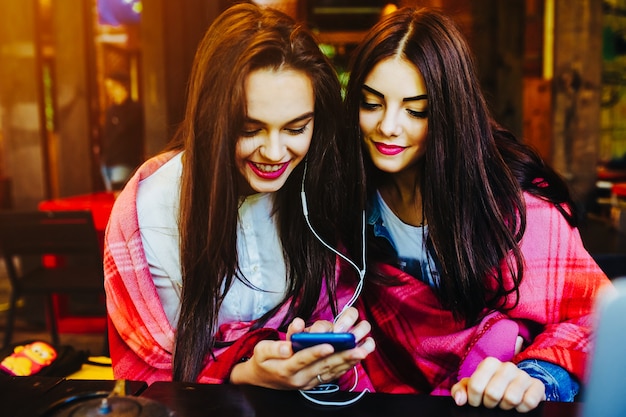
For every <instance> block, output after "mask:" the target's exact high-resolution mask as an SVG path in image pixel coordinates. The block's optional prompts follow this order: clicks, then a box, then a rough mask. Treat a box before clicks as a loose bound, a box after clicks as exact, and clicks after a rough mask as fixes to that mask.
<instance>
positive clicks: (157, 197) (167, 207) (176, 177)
mask: <svg viewBox="0 0 626 417" xmlns="http://www.w3.org/2000/svg"><path fill="white" fill-rule="evenodd" d="M170 156H171V158H170V159H166V160H163V159H161V160H159V161H148V163H151V162H152V163H153V164H154V166H153V167H152V169H151V170H150V171H151V172H150V173H149V175H146V176H140V179H139V181H138V183H137V194H136V206H137V215H138V217H139V224H140V226H143V224H144V221H146V220H149V219H151V220H150V222H157V223H158V222H159V221H161V220H165V219H168V222H169V219H171V218H172V216H174V217H175V216H176V213H177V211H178V206H179V204H178V200H179V196H180V179H181V175H182V153H178V154H174V155H170Z"/></svg>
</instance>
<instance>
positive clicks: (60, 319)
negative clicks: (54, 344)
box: [38, 191, 115, 333]
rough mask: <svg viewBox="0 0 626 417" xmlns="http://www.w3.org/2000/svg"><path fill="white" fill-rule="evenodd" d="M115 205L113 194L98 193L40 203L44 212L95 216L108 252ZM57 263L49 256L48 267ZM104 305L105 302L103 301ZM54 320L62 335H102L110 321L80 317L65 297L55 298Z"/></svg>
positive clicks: (103, 318) (100, 236) (46, 258)
mask: <svg viewBox="0 0 626 417" xmlns="http://www.w3.org/2000/svg"><path fill="white" fill-rule="evenodd" d="M113 203H115V194H114V193H112V192H106V191H104V192H95V193H90V194H83V195H77V196H71V197H65V198H56V199H51V200H45V201H42V202H41V203H39V206H38V207H39V210H41V211H72V210H87V211H89V212H91V215H92V217H93V224H94V227H95V230H96V233H97V236H98V242H99V244H100V250H101V251H102V249H103V248H104V233H105V230H106V226H107V223H108V222H109V216H110V215H111V210H112V208H113ZM56 262H57V259H56V258H55V257H53V256H46V257H45V259H44V265H46V266H48V267H54V266H55V264H56ZM102 304H103V305H104V299H102ZM53 307H54V317H55V319H56V322H57V327H58V331H59V332H60V333H99V332H101V331H104V330H105V329H106V317H105V316H102V317H93V316H80V315H76V314H75V313H73V312H72V308H71V300H70V299H69V297H68V296H66V295H63V294H55V295H54V296H53Z"/></svg>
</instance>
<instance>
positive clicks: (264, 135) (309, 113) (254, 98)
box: [235, 69, 315, 193]
mask: <svg viewBox="0 0 626 417" xmlns="http://www.w3.org/2000/svg"><path fill="white" fill-rule="evenodd" d="M245 92H246V103H247V105H246V107H247V114H246V117H245V122H244V126H243V127H242V131H241V135H240V137H239V140H238V141H237V147H236V153H235V159H236V162H237V166H238V168H239V171H240V172H241V175H243V177H244V178H245V179H246V181H247V182H248V185H249V186H250V189H251V190H249V193H255V192H274V191H278V190H279V189H280V188H281V187H282V186H283V185H284V184H285V182H286V181H287V178H288V177H289V175H290V174H291V173H292V172H293V170H294V168H295V167H296V166H297V165H298V164H299V163H300V162H301V161H302V160H303V159H304V157H305V156H306V154H307V152H308V151H309V147H310V145H311V139H312V137H313V124H314V123H313V122H314V113H313V112H314V108H315V95H314V93H313V85H312V83H311V80H310V79H309V77H308V75H307V74H306V73H304V72H302V71H296V70H292V69H280V70H272V69H259V70H255V71H253V72H251V73H250V75H248V77H247V79H246V82H245Z"/></svg>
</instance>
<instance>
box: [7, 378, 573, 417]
mask: <svg viewBox="0 0 626 417" xmlns="http://www.w3.org/2000/svg"><path fill="white" fill-rule="evenodd" d="M113 386H114V381H84V380H66V379H61V378H46V377H15V378H7V379H0V400H1V401H2V404H3V406H2V413H1V414H2V415H7V416H11V417H22V416H24V417H25V416H28V417H36V416H42V417H44V416H45V417H48V416H57V415H72V416H74V415H76V416H80V415H106V414H97V413H92V414H86V413H82V412H81V413H75V412H73V411H72V410H75V409H76V408H77V407H78V406H81V405H82V406H83V407H84V404H85V402H88V404H92V403H94V401H95V402H99V401H101V398H104V397H105V396H106V395H107V393H108V392H109V391H111V390H112V389H113ZM127 386H128V390H127V394H129V395H136V396H138V397H130V398H129V397H123V398H119V397H118V399H120V403H122V402H126V403H131V404H132V405H133V407H134V409H133V410H131V411H132V412H129V413H127V414H124V415H127V416H133V415H153V416H156V415H158V416H160V415H168V416H175V417H196V416H197V417H200V416H210V417H238V416H242V417H243V416H245V417H252V416H254V417H265V416H272V417H282V416H296V417H309V416H321V415H328V416H333V417H342V416H358V417H368V416H382V417H395V416H403V417H404V416H420V417H435V416H437V417H447V416H450V417H492V416H517V415H519V416H522V415H523V416H528V417H539V416H550V417H576V416H577V414H578V412H579V408H580V404H577V403H574V404H568V403H542V404H541V405H540V406H539V407H538V408H537V409H536V410H533V411H532V412H530V413H526V414H519V413H516V412H515V411H502V410H488V409H486V408H473V407H469V406H467V407H457V406H456V405H455V404H454V403H453V401H452V399H451V398H449V397H433V396H428V395H392V394H371V393H368V394H365V396H363V397H362V398H361V399H360V400H359V401H357V402H356V403H354V404H352V405H347V406H327V405H324V406H322V405H317V404H314V403H313V402H311V401H309V400H307V399H306V398H304V397H303V396H302V395H301V394H300V393H299V392H297V391H276V390H270V389H265V388H259V387H250V386H234V385H206V384H188V383H171V382H157V383H154V384H152V385H150V386H149V387H146V385H145V384H144V383H142V382H129V383H128V384H127ZM355 395H356V394H354V393H345V392H344V393H334V394H327V395H325V396H324V397H320V396H319V395H318V396H317V397H316V398H321V399H323V400H324V401H336V402H338V401H346V400H349V399H350V398H353V397H354V396H355ZM137 398H138V399H137ZM121 400H124V401H121ZM135 404H138V405H136V406H135ZM117 405H118V404H117V403H114V404H113V406H114V409H115V410H117V408H115V407H117ZM151 407H152V408H151ZM140 410H141V411H143V412H144V414H137V412H139V411H140ZM148 410H151V411H152V412H151V413H149V412H148ZM155 410H156V411H158V412H154V411H155ZM68 411H69V412H68ZM161 411H167V412H164V413H161ZM148 413H149V414H148ZM111 415H113V416H114V415H116V414H114V413H113V414H111ZM117 415H121V414H117Z"/></svg>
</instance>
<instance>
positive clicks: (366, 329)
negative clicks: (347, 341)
mask: <svg viewBox="0 0 626 417" xmlns="http://www.w3.org/2000/svg"><path fill="white" fill-rule="evenodd" d="M371 330H372V326H371V324H370V323H369V322H368V321H365V320H363V321H360V322H359V324H357V325H356V326H354V327H353V328H352V329H351V330H350V333H352V334H353V335H354V338H355V339H356V341H357V343H359V342H360V341H361V339H363V338H364V337H365V336H367V335H368V334H369V333H370V331H371Z"/></svg>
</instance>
